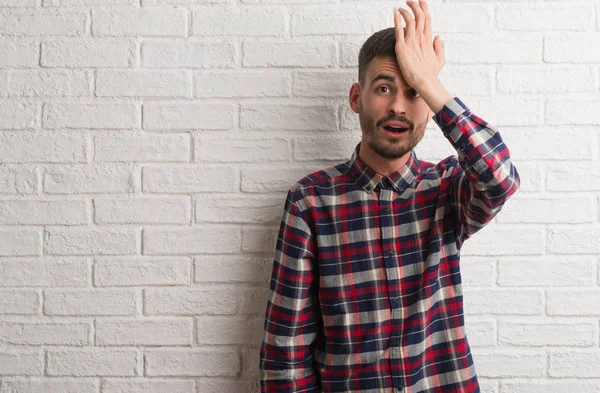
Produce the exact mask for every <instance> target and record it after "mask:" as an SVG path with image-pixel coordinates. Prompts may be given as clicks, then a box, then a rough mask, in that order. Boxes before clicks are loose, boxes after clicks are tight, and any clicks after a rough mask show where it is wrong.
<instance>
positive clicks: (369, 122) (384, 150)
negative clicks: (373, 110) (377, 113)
mask: <svg viewBox="0 0 600 393" xmlns="http://www.w3.org/2000/svg"><path fill="white" fill-rule="evenodd" d="M361 109H362V108H361ZM359 117H360V123H361V128H362V130H363V132H364V133H365V141H366V143H367V145H369V147H370V148H371V149H373V151H374V152H375V153H377V154H378V155H379V156H381V157H383V158H386V159H396V158H400V157H402V156H404V155H405V154H406V153H408V152H410V151H411V150H412V149H414V148H415V146H417V144H418V143H419V142H420V141H421V139H423V136H424V133H423V132H422V130H421V129H420V127H418V126H417V127H416V128H415V129H409V130H408V131H406V132H408V133H409V134H408V135H405V136H404V137H401V138H392V137H389V136H387V135H385V134H384V133H383V131H382V129H381V128H380V127H378V126H377V122H375V121H374V120H373V119H371V118H370V117H369V116H366V115H364V114H362V113H361V114H360V116H359Z"/></svg>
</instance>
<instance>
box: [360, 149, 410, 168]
mask: <svg viewBox="0 0 600 393" xmlns="http://www.w3.org/2000/svg"><path fill="white" fill-rule="evenodd" d="M410 154H411V152H410V151H409V152H408V153H406V154H405V155H403V156H402V157H399V158H393V159H389V158H384V157H381V156H380V155H379V154H377V153H375V151H374V150H373V149H371V147H370V146H369V145H368V144H367V143H365V142H364V141H362V142H361V144H360V150H359V152H358V156H359V157H360V159H361V160H362V161H363V162H364V163H365V164H367V166H368V167H369V168H371V169H373V170H374V171H375V172H377V173H379V174H380V175H383V176H389V175H390V174H392V173H394V172H397V171H399V170H400V169H401V168H402V167H403V166H404V165H406V163H407V162H408V159H409V158H410Z"/></svg>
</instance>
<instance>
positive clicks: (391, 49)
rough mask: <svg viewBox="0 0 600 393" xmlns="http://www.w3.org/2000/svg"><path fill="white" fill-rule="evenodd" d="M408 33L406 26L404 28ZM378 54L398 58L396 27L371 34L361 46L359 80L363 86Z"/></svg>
mask: <svg viewBox="0 0 600 393" xmlns="http://www.w3.org/2000/svg"><path fill="white" fill-rule="evenodd" d="M404 33H405V34H406V28H404ZM377 56H384V57H390V58H392V59H396V28H395V27H389V28H387V29H383V30H380V31H378V32H376V33H374V34H373V35H372V36H370V37H369V38H368V39H367V40H366V41H365V42H364V44H363V45H362V47H361V48H360V52H359V53H358V81H359V83H360V86H361V87H364V86H365V78H366V76H367V69H368V68H369V64H370V63H371V60H373V59H374V58H375V57H377Z"/></svg>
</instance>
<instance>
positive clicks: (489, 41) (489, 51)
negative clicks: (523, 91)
mask: <svg viewBox="0 0 600 393" xmlns="http://www.w3.org/2000/svg"><path fill="white" fill-rule="evenodd" d="M438 12H439V11H438ZM452 12H456V11H452ZM451 22H452V21H448V23H451ZM516 40H518V42H519V45H515V42H516ZM444 42H445V46H446V48H452V50H446V51H445V53H444V55H445V61H446V63H447V64H477V65H482V64H536V63H539V62H540V59H541V58H542V57H543V56H544V54H543V50H544V38H543V37H542V36H527V35H523V34H522V33H520V32H515V33H511V32H508V33H507V34H503V35H502V36H497V35H494V36H493V37H492V36H490V35H489V34H474V33H469V34H464V33H462V34H460V35H459V36H452V37H451V38H444ZM467 52H469V53H471V52H472V55H469V56H465V55H464V54H465V53H467ZM513 98H514V97H513ZM494 99H495V100H496V101H497V99H498V97H494Z"/></svg>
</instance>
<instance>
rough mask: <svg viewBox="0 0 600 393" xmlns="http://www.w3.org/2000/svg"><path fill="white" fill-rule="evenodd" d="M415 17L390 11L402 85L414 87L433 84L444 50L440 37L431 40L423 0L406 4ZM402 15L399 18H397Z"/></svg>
mask: <svg viewBox="0 0 600 393" xmlns="http://www.w3.org/2000/svg"><path fill="white" fill-rule="evenodd" d="M406 2H407V3H408V5H409V7H410V8H411V9H412V10H413V13H414V14H415V18H416V22H415V19H413V17H412V16H411V15H410V13H409V12H408V11H407V10H405V9H403V8H399V9H398V11H399V12H394V25H395V27H396V57H397V59H398V64H399V65H400V70H401V71H402V76H403V77H404V80H405V81H406V83H407V84H408V85H409V86H411V87H413V88H414V89H417V87H419V86H422V85H427V84H432V83H434V82H435V81H437V74H438V73H439V72H440V70H441V69H442V67H443V66H444V48H443V47H442V40H441V38H440V36H439V35H438V36H436V37H435V39H434V40H433V45H432V40H431V17H430V15H429V8H428V7H427V3H426V1H425V0H420V1H419V2H417V1H411V0H407V1H406ZM400 15H402V16H400ZM402 18H404V20H405V21H406V36H405V35H404V30H403V28H402Z"/></svg>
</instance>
